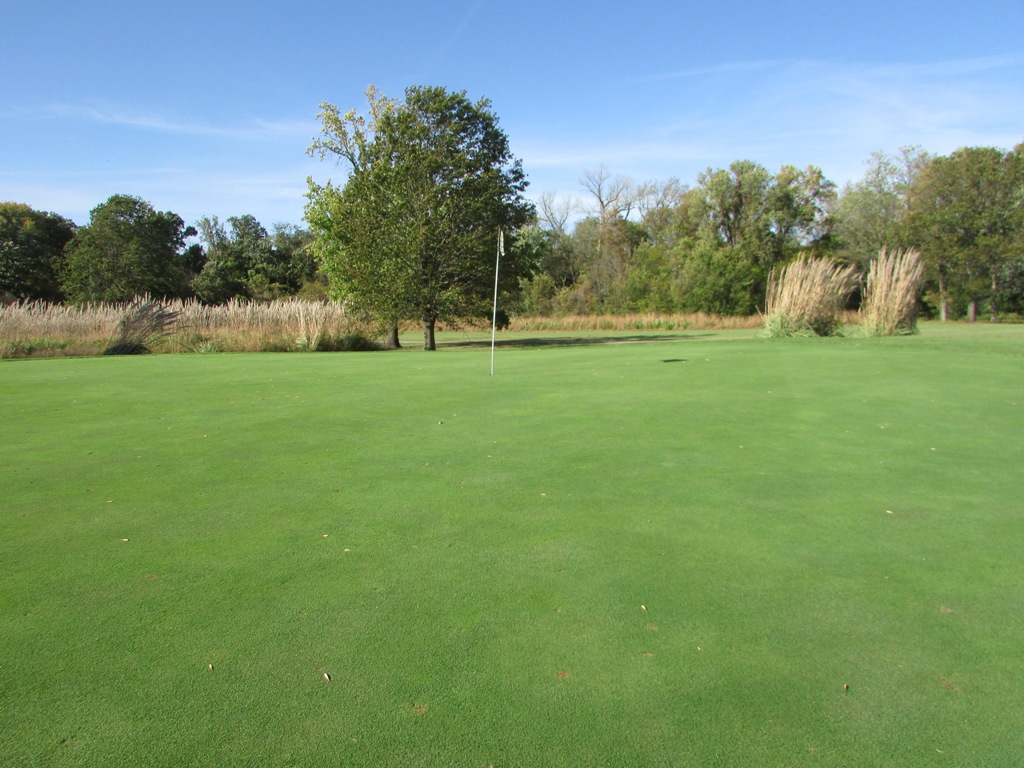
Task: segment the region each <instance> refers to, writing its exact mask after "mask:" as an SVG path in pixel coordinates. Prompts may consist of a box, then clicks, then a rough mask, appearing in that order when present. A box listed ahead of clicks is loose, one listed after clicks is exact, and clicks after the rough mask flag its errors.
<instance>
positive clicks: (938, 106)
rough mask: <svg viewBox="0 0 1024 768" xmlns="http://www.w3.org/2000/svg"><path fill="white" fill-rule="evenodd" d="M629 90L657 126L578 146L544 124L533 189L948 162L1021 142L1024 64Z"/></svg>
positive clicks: (707, 77)
mask: <svg viewBox="0 0 1024 768" xmlns="http://www.w3.org/2000/svg"><path fill="white" fill-rule="evenodd" d="M630 82H631V84H632V86H633V87H634V88H636V89H639V91H638V92H639V93H640V94H641V96H642V97H643V98H644V99H646V100H647V101H648V102H649V103H651V104H653V105H655V108H654V109H652V110H651V114H653V115H655V116H656V120H655V121H650V120H648V121H647V122H635V123H630V122H629V121H628V119H627V120H623V121H620V122H618V123H616V124H614V125H611V126H609V127H608V128H607V129H603V128H601V127H600V125H601V124H599V123H594V124H592V125H591V126H590V127H589V131H588V132H587V133H584V135H583V137H581V135H580V134H581V132H580V131H578V130H577V129H576V128H575V127H573V126H565V125H562V126H560V130H558V131H557V132H556V131H552V130H551V126H550V125H548V124H544V125H539V126H537V127H536V128H535V130H534V131H533V132H532V135H528V136H526V137H522V138H521V139H520V140H519V141H516V142H515V146H516V149H517V151H519V152H520V153H521V156H522V157H523V161H524V166H525V167H526V169H527V171H528V172H529V173H530V176H531V178H532V180H533V188H534V189H537V188H539V191H543V190H544V189H546V188H550V189H552V190H560V191H565V190H570V189H575V190H578V189H579V186H578V183H577V181H578V178H579V175H580V173H581V172H582V170H583V169H585V168H593V167H597V166H598V165H600V164H604V165H606V166H607V167H608V168H609V169H610V170H612V171H613V172H615V173H623V174H626V175H629V176H633V177H634V178H636V179H638V180H639V179H644V178H666V177H669V176H675V177H677V178H680V179H681V180H683V181H684V182H688V183H692V182H693V181H694V180H695V178H696V175H697V174H698V173H699V172H700V171H702V170H704V169H705V168H707V167H708V166H712V167H723V166H726V165H728V164H729V163H730V162H732V161H733V160H737V159H750V160H754V161H756V162H759V163H762V164H764V165H766V166H767V167H769V168H772V169H776V168H778V167H779V166H780V165H782V164H786V163H791V164H794V165H798V166H803V165H808V164H814V165H819V166H821V167H822V168H823V170H824V171H825V173H826V175H828V176H830V177H831V178H832V179H833V180H835V181H837V182H838V183H840V184H842V183H845V182H846V181H852V180H855V179H857V178H859V177H860V175H861V174H862V173H863V163H864V161H865V160H866V159H867V158H868V156H869V155H870V153H871V152H873V151H876V150H883V151H890V152H891V151H896V150H897V149H898V148H899V147H901V146H905V145H909V144H919V145H921V146H923V147H924V148H925V149H927V150H928V151H931V152H936V153H940V154H945V153H948V152H950V151H952V150H953V149H956V148H957V147H959V146H965V145H985V146H998V147H1010V146H1013V145H1015V144H1016V143H1018V142H1020V141H1021V140H1022V139H1024V56H1020V55H1006V56H992V57H985V58H974V59H958V60H949V61H938V62H932V63H923V64H922V63H906V64H904V63H899V62H895V63H884V64H866V63H862V62H849V61H845V62H844V61H835V60H791V61H781V60H774V61H753V62H731V63H724V64H720V65H716V66H711V67H702V68H697V69H689V70H684V71H679V72H674V73H662V74H656V75H652V76H649V77H638V78H634V79H633V80H631V81H630ZM723 91H724V92H727V93H728V94H729V97H728V98H721V96H720V93H721V92H723ZM594 126H597V127H594ZM559 134H561V135H565V136H571V137H573V138H572V139H571V140H569V139H566V140H564V141H562V140H558V139H557V138H554V137H555V136H557V135H559ZM586 136H589V137H590V138H589V139H587V138H585V137H586Z"/></svg>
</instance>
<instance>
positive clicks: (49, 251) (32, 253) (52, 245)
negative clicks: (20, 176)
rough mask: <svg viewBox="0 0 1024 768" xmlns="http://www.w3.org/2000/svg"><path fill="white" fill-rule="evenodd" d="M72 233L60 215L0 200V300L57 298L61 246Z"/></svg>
mask: <svg viewBox="0 0 1024 768" xmlns="http://www.w3.org/2000/svg"><path fill="white" fill-rule="evenodd" d="M74 234H75V225H74V223H73V222H72V221H70V220H69V219H66V218H64V217H63V216H58V215H57V214H55V213H48V212H46V211H35V210H33V209H32V208H30V207H29V206H27V205H25V204H23V203H0V300H2V299H3V298H4V297H6V298H7V299H20V300H26V299H43V300H46V301H60V300H61V299H62V298H63V293H62V292H61V289H60V277H59V276H60V272H61V268H62V263H63V254H64V246H65V245H66V244H67V243H68V241H69V240H71V238H72V237H74Z"/></svg>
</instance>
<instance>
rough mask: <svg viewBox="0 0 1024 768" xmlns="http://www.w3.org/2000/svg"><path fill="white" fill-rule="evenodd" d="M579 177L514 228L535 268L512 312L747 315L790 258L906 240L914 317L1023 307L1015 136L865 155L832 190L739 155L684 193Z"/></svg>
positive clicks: (1021, 187) (1020, 174)
mask: <svg viewBox="0 0 1024 768" xmlns="http://www.w3.org/2000/svg"><path fill="white" fill-rule="evenodd" d="M581 182H582V185H583V187H584V188H585V189H586V191H587V192H588V193H589V197H588V198H586V199H584V200H582V201H579V200H573V201H570V200H565V199H558V198H555V197H554V196H552V195H543V196H541V198H540V202H539V205H538V220H537V222H536V224H535V225H534V227H533V228H531V229H530V230H528V231H526V232H524V233H523V236H524V237H525V238H529V239H531V241H532V242H533V244H534V248H535V250H536V251H537V253H538V254H539V255H540V256H539V263H540V269H539V270H538V271H537V272H536V273H535V274H533V275H532V276H530V277H529V278H527V279H525V280H523V281H522V282H521V285H520V294H519V296H518V308H519V310H520V311H521V312H524V313H527V314H541V315H550V314H559V313H579V314H590V313H605V314H620V313H626V312H708V313H719V314H750V313H753V312H755V311H758V310H761V309H763V308H764V304H763V302H764V297H765V288H766V284H767V280H768V277H769V275H770V274H771V271H772V270H773V269H776V268H777V267H780V266H782V265H785V264H788V263H790V262H792V261H793V260H794V259H796V258H798V257H808V258H824V257H828V258H830V259H832V260H833V261H835V262H837V263H839V264H847V265H856V266H858V267H860V268H861V269H862V270H865V269H866V265H867V263H868V262H869V261H870V260H871V259H872V258H873V257H875V256H877V255H878V253H879V251H880V250H881V249H882V248H889V249H908V248H915V249H917V250H918V251H920V253H921V255H922V258H923V259H924V262H925V265H926V269H927V282H926V289H925V291H924V294H923V296H922V297H921V302H922V309H924V311H925V312H927V313H931V314H933V315H935V316H938V317H941V318H942V319H950V318H956V317H965V318H967V319H968V320H974V319H975V318H976V317H977V315H978V313H979V311H980V308H981V307H982V306H987V308H988V310H989V315H990V318H991V319H992V320H996V319H998V317H999V316H1001V315H1016V316H1020V315H1021V314H1024V144H1021V145H1018V146H1017V147H1015V148H1014V149H1013V150H1011V151H1004V150H1000V149H995V148H988V147H981V148H977V147H965V148H961V149H958V150H956V151H955V152H953V153H951V154H950V155H948V156H936V155H931V154H929V153H927V152H925V151H924V150H923V149H921V148H920V147H904V148H902V149H901V150H900V151H899V153H898V154H894V155H890V154H886V153H883V152H876V153H874V154H873V155H872V156H871V158H870V159H869V160H868V162H867V168H866V171H865V174H864V176H863V178H862V179H860V180H859V181H857V182H855V183H851V184H847V185H846V186H845V187H844V188H842V189H838V188H837V187H836V185H835V184H834V183H833V182H831V181H830V180H828V179H827V178H825V177H824V175H823V174H822V171H821V169H819V168H817V167H814V166H810V167H808V168H805V169H798V168H795V167H793V166H789V165H786V166H783V167H782V168H781V169H780V170H779V171H778V172H776V173H771V172H770V171H768V170H767V169H766V168H764V167H763V166H761V165H759V164H757V163H754V162H752V161H749V160H740V161H736V162H734V163H732V164H731V165H730V166H729V167H728V168H724V169H708V170H707V171H705V172H704V173H702V174H700V175H699V176H698V178H697V182H696V184H695V185H694V186H692V187H688V186H685V185H683V184H681V183H680V182H679V181H677V180H675V179H672V180H668V181H662V182H647V183H640V184H637V183H634V182H633V181H631V180H630V179H628V178H624V177H618V176H615V177H613V176H612V175H611V174H610V173H609V172H608V171H607V170H606V169H604V168H601V169H598V170H597V171H591V172H587V173H585V174H584V176H583V178H582V180H581ZM581 211H582V212H583V216H582V217H581V218H578V219H577V220H575V221H573V215H574V214H576V215H577V216H578V215H579V212H581ZM857 298H858V296H857V295H856V294H855V295H854V297H853V301H854V302H856V301H857Z"/></svg>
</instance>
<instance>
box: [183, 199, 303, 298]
mask: <svg viewBox="0 0 1024 768" xmlns="http://www.w3.org/2000/svg"><path fill="white" fill-rule="evenodd" d="M197 227H198V229H199V237H200V239H201V240H202V242H203V244H204V246H205V247H206V263H205V265H204V267H203V270H202V272H200V273H199V274H198V275H197V276H196V277H195V279H194V280H193V281H192V289H193V290H194V291H195V294H196V296H197V297H198V298H199V299H200V301H203V302H206V303H208V304H220V303H223V302H225V301H227V300H228V299H233V298H238V299H253V300H257V301H260V300H270V299H276V298H280V297H282V296H289V295H292V294H294V293H296V292H297V291H298V289H299V288H300V287H301V285H302V283H303V281H304V280H306V279H308V278H311V277H312V275H313V274H315V268H314V269H313V270H312V271H311V270H310V266H309V264H308V263H307V261H308V256H307V254H306V247H305V246H306V241H307V240H308V238H309V233H308V232H306V231H305V230H302V229H299V228H297V227H291V226H289V225H286V224H278V225H277V226H276V227H275V230H274V234H273V235H271V234H270V233H269V232H267V230H266V228H265V227H264V226H263V225H262V224H260V222H259V221H257V220H256V217H255V216H252V215H250V214H245V215H243V216H231V217H230V218H228V220H227V226H225V224H224V223H222V222H221V221H220V219H218V218H217V217H216V216H214V217H212V218H210V217H206V218H203V219H200V220H199V222H198V224H197Z"/></svg>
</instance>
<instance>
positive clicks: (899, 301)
mask: <svg viewBox="0 0 1024 768" xmlns="http://www.w3.org/2000/svg"><path fill="white" fill-rule="evenodd" d="M923 279H924V265H923V264H922V262H921V257H920V254H919V253H918V252H917V251H916V250H914V249H913V248H911V249H909V250H906V251H900V250H897V251H893V252H891V253H890V252H888V251H887V250H886V249H885V248H882V250H881V251H880V252H879V254H878V257H877V258H874V259H872V260H871V264H870V265H869V267H868V277H867V284H866V286H865V292H864V301H863V303H862V304H861V310H860V314H861V324H862V326H863V329H864V335H865V336H897V335H903V334H911V333H914V332H915V331H916V330H917V296H918V293H919V291H920V288H921V281H922V280H923Z"/></svg>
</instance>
